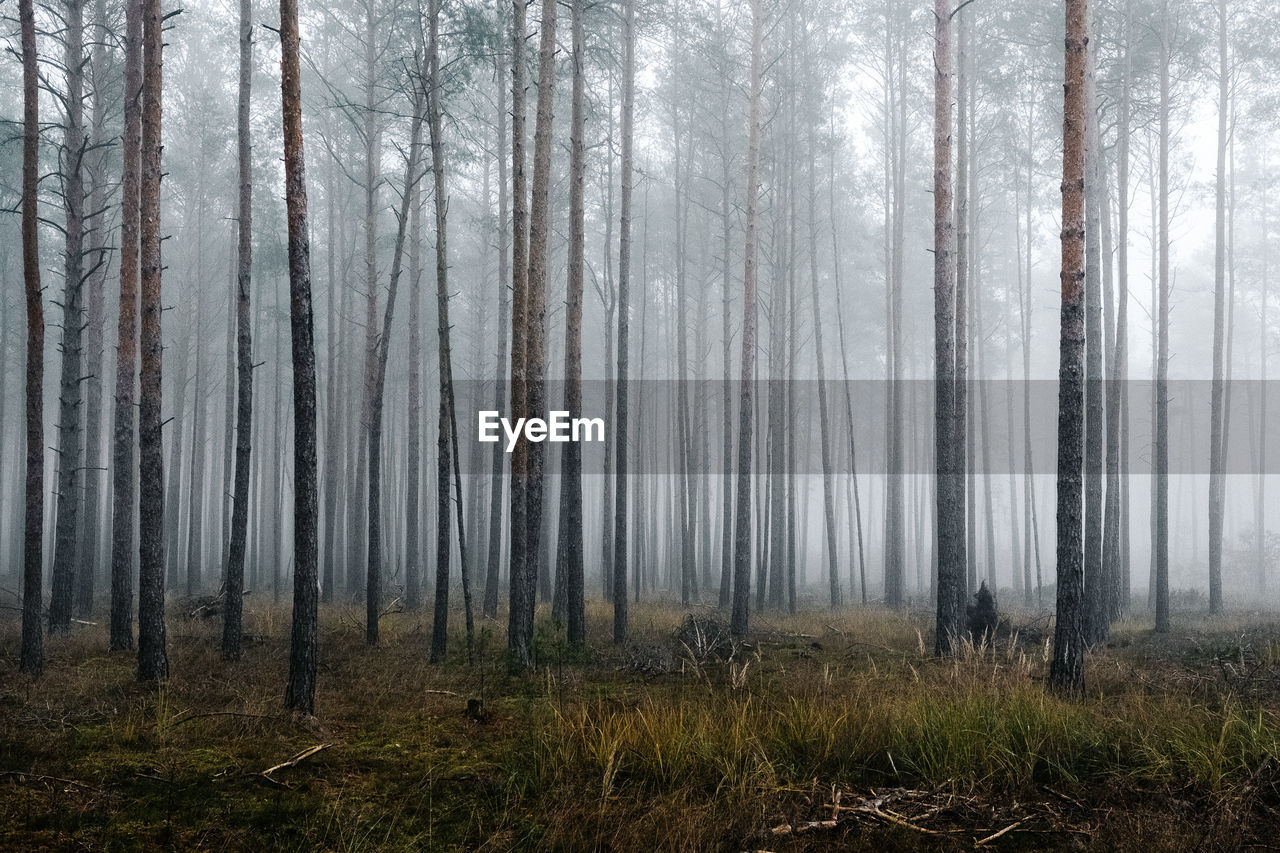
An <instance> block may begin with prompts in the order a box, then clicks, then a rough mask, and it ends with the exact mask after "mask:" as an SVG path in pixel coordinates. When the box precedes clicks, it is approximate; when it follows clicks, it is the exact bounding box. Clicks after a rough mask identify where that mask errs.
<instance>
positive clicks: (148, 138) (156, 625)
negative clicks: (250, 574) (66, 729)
mask: <svg viewBox="0 0 1280 853" xmlns="http://www.w3.org/2000/svg"><path fill="white" fill-rule="evenodd" d="M161 24H162V21H161V17H160V0H143V3H142V30H143V37H142V45H143V51H142V181H141V188H140V191H139V198H140V206H139V218H140V227H139V235H138V242H139V254H140V263H141V279H142V281H141V284H142V287H141V299H140V308H141V315H142V323H141V335H140V338H139V347H140V350H141V397H140V398H139V401H140V405H139V408H138V427H139V430H138V448H139V466H140V467H139V478H138V484H139V488H138V502H139V513H138V521H139V530H140V531H141V533H140V535H139V537H138V551H139V555H138V558H139V565H138V680H139V681H163V680H165V679H167V678H168V677H169V658H168V653H167V651H166V640H165V624H164V587H165V574H164V538H163V535H162V532H161V531H162V530H163V526H164V518H165V515H164V504H165V499H164V457H163V455H162V450H163V448H162V442H161V428H162V426H163V423H162V420H161V412H160V402H161V401H160V395H161V368H162V364H161V360H162V355H163V342H162V341H161V336H160V312H161V310H162V305H161V281H160V278H161V260H160V178H161V162H160V161H161V143H160V139H161V137H160V120H161V86H162V75H161V51H162V50H163V44H164V42H163V34H162V32H161ZM177 438H178V437H177V436H175V441H176V440H177Z"/></svg>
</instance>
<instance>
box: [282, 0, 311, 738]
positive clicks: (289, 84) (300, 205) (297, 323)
mask: <svg viewBox="0 0 1280 853" xmlns="http://www.w3.org/2000/svg"><path fill="white" fill-rule="evenodd" d="M298 42H299V39H298V6H297V0H280V101H281V114H282V118H283V126H284V175H285V179H284V189H285V208H286V211H287V216H288V222H289V329H290V339H291V341H292V344H293V347H292V349H293V477H294V500H293V626H292V629H291V631H290V644H289V682H288V685H287V686H286V688H285V693H284V703H285V707H287V708H291V709H293V710H294V711H297V712H298V713H300V714H307V715H310V714H314V713H315V709H316V651H317V650H316V599H317V593H318V590H317V588H316V570H317V563H318V558H319V555H318V541H319V531H318V530H317V522H318V518H319V504H318V494H317V491H318V483H317V474H316V349H315V330H314V328H313V327H312V318H311V245H310V238H309V232H308V230H307V177H306V167H305V159H304V157H303V150H302V80H301V77H302V73H301V68H300V63H299V52H300V51H299V44H298Z"/></svg>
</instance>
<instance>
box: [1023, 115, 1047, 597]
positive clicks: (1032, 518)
mask: <svg viewBox="0 0 1280 853" xmlns="http://www.w3.org/2000/svg"><path fill="white" fill-rule="evenodd" d="M1034 118H1035V107H1034V105H1033V106H1032V107H1031V108H1030V109H1029V110H1028V115H1027V184H1026V194H1025V209H1024V215H1025V217H1026V218H1025V220H1024V224H1023V228H1022V238H1023V241H1024V243H1023V246H1024V248H1023V252H1022V262H1023V269H1024V271H1023V273H1022V276H1021V279H1022V280H1021V282H1020V285H1021V286H1020V287H1019V290H1018V311H1019V313H1020V319H1021V324H1022V429H1023V433H1022V452H1023V465H1024V467H1025V468H1026V472H1025V479H1024V485H1023V497H1022V525H1023V528H1024V529H1025V530H1026V531H1027V539H1026V542H1025V543H1024V544H1023V548H1022V562H1023V567H1024V568H1023V571H1024V577H1025V581H1026V583H1025V589H1024V590H1023V603H1024V604H1026V605H1027V606H1028V607H1030V606H1031V560H1032V556H1033V555H1032V551H1033V550H1034V551H1035V554H1034V557H1035V561H1036V584H1035V598H1036V604H1037V605H1038V604H1040V603H1041V595H1042V592H1043V588H1044V584H1043V582H1042V581H1043V578H1042V576H1041V569H1040V531H1039V530H1038V525H1037V523H1036V522H1037V519H1036V480H1035V473H1034V470H1035V469H1034V465H1033V462H1032V458H1031V456H1032V454H1031V263H1032V261H1031V251H1032V249H1031V241H1032V236H1031V212H1032V208H1033V206H1034V204H1035V199H1034V193H1035V188H1034V187H1033V186H1032V184H1033V175H1034V170H1035V157H1034V143H1035V139H1034V133H1035V122H1034V120H1033V119H1034Z"/></svg>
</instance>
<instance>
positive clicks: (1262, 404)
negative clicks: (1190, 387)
mask: <svg viewBox="0 0 1280 853" xmlns="http://www.w3.org/2000/svg"><path fill="white" fill-rule="evenodd" d="M1265 163H1266V159H1265V157H1264V159H1263V164H1264V169H1265ZM1261 196H1262V197H1261V205H1260V207H1261V208H1262V209H1261V210H1260V211H1259V219H1260V220H1261V223H1262V233H1264V234H1266V233H1267V185H1266V182H1265V181H1264V182H1263V184H1262V192H1261ZM1267 273H1268V265H1267V250H1266V246H1265V244H1264V246H1263V249H1262V275H1261V277H1260V278H1261V282H1260V286H1261V292H1260V293H1259V296H1258V301H1259V303H1261V304H1260V306H1259V313H1260V315H1261V320H1262V322H1261V323H1260V324H1259V326H1258V361H1259V365H1258V368H1259V378H1260V379H1261V383H1260V385H1259V387H1260V388H1261V389H1262V391H1261V393H1260V394H1259V395H1258V396H1259V400H1258V467H1257V470H1258V472H1259V473H1258V499H1257V506H1255V507H1254V522H1253V547H1254V558H1253V559H1254V572H1255V573H1256V574H1257V585H1258V586H1257V589H1258V593H1259V594H1260V595H1261V594H1262V593H1265V592H1266V590H1267V549H1266V517H1267V516H1266V508H1267V477H1266V473H1265V472H1266V470H1267V393H1266V388H1267V346H1268V344H1269V343H1270V336H1269V334H1268V332H1269V329H1270V326H1268V325H1267V313H1268V312H1267V308H1268V294H1267V289H1268V288H1267V285H1268V276H1267Z"/></svg>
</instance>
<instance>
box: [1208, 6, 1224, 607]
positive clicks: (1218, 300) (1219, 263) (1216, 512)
mask: <svg viewBox="0 0 1280 853" xmlns="http://www.w3.org/2000/svg"><path fill="white" fill-rule="evenodd" d="M1217 12H1218V160H1217V175H1216V179H1215V181H1214V243H1213V385H1212V390H1211V393H1210V403H1209V405H1210V412H1209V430H1210V432H1209V612H1210V613H1218V612H1220V611H1221V610H1222V516H1223V506H1222V505H1223V487H1224V485H1225V477H1224V476H1223V474H1224V472H1223V463H1224V458H1225V454H1226V444H1225V441H1224V429H1223V421H1224V419H1225V413H1224V407H1223V392H1224V390H1225V383H1224V382H1223V349H1224V328H1223V326H1224V323H1223V317H1224V314H1225V312H1226V286H1227V281H1226V278H1227V277H1226V267H1227V265H1226V260H1227V112H1228V110H1229V101H1228V98H1229V92H1228V87H1229V83H1228V78H1227V2H1226V0H1218V9H1217Z"/></svg>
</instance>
